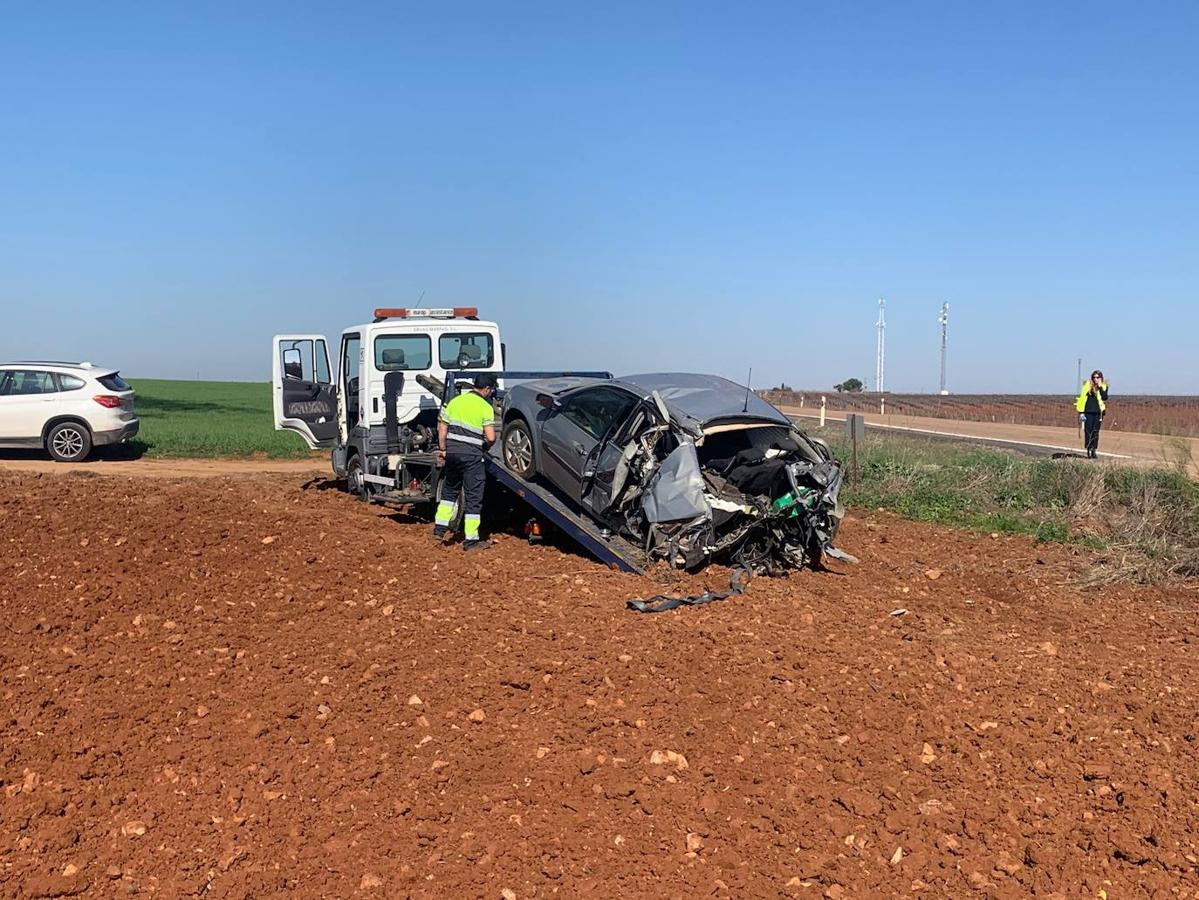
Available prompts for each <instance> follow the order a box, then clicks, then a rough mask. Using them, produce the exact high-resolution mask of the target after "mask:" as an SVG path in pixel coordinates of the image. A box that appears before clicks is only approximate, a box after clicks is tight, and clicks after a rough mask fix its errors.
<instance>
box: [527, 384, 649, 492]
mask: <svg viewBox="0 0 1199 900" xmlns="http://www.w3.org/2000/svg"><path fill="white" fill-rule="evenodd" d="M636 403H637V397H636V396H635V395H633V394H631V393H629V392H628V391H626V390H623V389H622V388H619V387H615V386H613V385H599V386H596V387H585V388H580V389H579V390H576V391H573V392H571V393H569V394H566V395H565V396H563V397H562V398H560V399H559V401H558V402H557V403H556V404H555V406H554V409H553V410H552V412H551V414H550V415H549V416H547V417H546V418H545V419H544V420H543V421H542V423H541V471H542V474H543V475H544V476H545V477H546V478H547V479H548V480H549V481H550V482H552V483H553V484H554V485H555V486H556V487H558V488H559V489H560V490H561V491H563V492H564V493H565V494H567V495H568V496H570V497H571V498H572V499H575V500H578V499H579V498H580V495H581V493H582V486H583V480H584V474H585V472H586V468H587V462H588V460H589V459H591V458H592V456H593V454H594V451H595V449H596V447H597V446H598V445H599V444H600V442H601V441H602V440H603V438H604V436H605V435H606V434H607V433H608V431H609V430H610V429H611V428H612V427H613V426H614V425H615V424H616V423H617V422H619V421H622V420H623V418H624V417H625V416H627V415H628V412H629V411H630V410H631V409H632V407H633V406H634V405H635V404H636Z"/></svg>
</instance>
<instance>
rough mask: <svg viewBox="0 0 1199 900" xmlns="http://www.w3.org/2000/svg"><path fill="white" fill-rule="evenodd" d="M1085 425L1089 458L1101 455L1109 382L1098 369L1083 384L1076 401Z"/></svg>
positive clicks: (1079, 414)
mask: <svg viewBox="0 0 1199 900" xmlns="http://www.w3.org/2000/svg"><path fill="white" fill-rule="evenodd" d="M1074 408H1075V409H1076V410H1077V411H1078V417H1079V419H1080V420H1081V421H1082V426H1083V446H1084V447H1085V448H1086V451H1087V458H1088V459H1095V458H1096V457H1097V456H1098V455H1099V429H1100V428H1101V427H1102V426H1103V416H1104V415H1105V414H1106V413H1107V382H1106V381H1105V380H1104V378H1103V373H1102V372H1100V371H1099V370H1098V369H1096V370H1095V371H1094V372H1092V373H1091V377H1090V378H1089V379H1087V381H1086V382H1085V383H1084V384H1083V386H1082V392H1081V393H1080V394H1079V395H1078V399H1077V400H1076V401H1075V402H1074Z"/></svg>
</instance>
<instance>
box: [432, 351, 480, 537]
mask: <svg viewBox="0 0 1199 900" xmlns="http://www.w3.org/2000/svg"><path fill="white" fill-rule="evenodd" d="M474 382H475V384H474V387H473V388H472V389H471V390H469V391H464V392H463V393H461V394H459V395H458V396H457V397H455V398H454V399H452V400H451V401H450V402H449V403H447V404H446V405H445V406H443V407H442V408H441V415H440V416H439V417H438V420H437V465H438V466H439V467H440V468H441V502H439V503H438V504H437V516H436V519H435V520H434V525H433V536H434V537H435V538H437V539H438V540H444V539H445V538H446V537H447V536H448V535H449V533H450V523H451V522H452V521H453V520H454V516H455V515H456V514H457V512H458V493H459V492H460V491H461V492H463V493H464V495H465V497H464V503H463V506H464V516H463V532H464V533H465V536H466V540H465V541H463V544H462V549H463V550H482V549H485V548H487V547H490V546H491V542H490V541H483V540H480V539H479V521H480V519H481V518H482V514H483V489H484V487H485V486H486V483H487V470H486V466H485V464H484V462H483V454H484V453H486V452H487V448H488V447H490V446H491V445H492V444H494V443H495V409H494V408H493V407H492V405H491V396H492V394H494V393H495V376H494V375H490V374H487V373H483V374H480V375H476V376H475V378H474Z"/></svg>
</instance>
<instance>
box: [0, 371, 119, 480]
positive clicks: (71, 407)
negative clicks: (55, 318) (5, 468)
mask: <svg viewBox="0 0 1199 900" xmlns="http://www.w3.org/2000/svg"><path fill="white" fill-rule="evenodd" d="M137 429H138V421H137V417H136V416H134V414H133V389H132V388H131V387H129V385H128V384H127V383H126V382H125V381H124V379H122V378H121V376H120V374H119V373H118V372H117V370H116V369H104V368H100V367H98V366H93V365H92V364H91V363H86V362H85V363H66V362H40V361H37V362H15V363H0V447H45V448H46V452H47V453H49V454H50V455H51V456H52V457H54V459H56V460H58V461H59V462H76V461H78V460H81V459H85V458H86V457H87V455H88V454H89V453H91V451H92V447H98V446H102V445H105V444H119V443H122V442H124V441H127V440H129V439H130V438H131V437H133V436H134V435H135V434H137Z"/></svg>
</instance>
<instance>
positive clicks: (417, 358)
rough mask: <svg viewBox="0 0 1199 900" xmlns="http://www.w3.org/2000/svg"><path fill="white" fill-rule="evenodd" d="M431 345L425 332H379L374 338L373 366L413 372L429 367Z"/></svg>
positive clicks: (431, 356) (392, 370)
mask: <svg viewBox="0 0 1199 900" xmlns="http://www.w3.org/2000/svg"><path fill="white" fill-rule="evenodd" d="M432 361H433V345H432V342H431V341H430V340H429V336H428V335H427V334H381V335H379V336H378V337H377V338H375V368H376V369H378V370H379V371H380V372H414V371H423V370H424V369H427V368H429V365H430V363H432Z"/></svg>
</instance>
